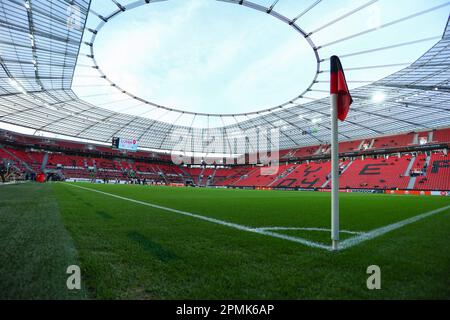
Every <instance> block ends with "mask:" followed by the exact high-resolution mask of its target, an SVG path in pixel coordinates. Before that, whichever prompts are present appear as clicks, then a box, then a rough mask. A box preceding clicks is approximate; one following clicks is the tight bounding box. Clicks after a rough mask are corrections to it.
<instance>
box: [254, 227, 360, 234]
mask: <svg viewBox="0 0 450 320" xmlns="http://www.w3.org/2000/svg"><path fill="white" fill-rule="evenodd" d="M256 229H258V230H262V231H277V230H279V231H284V230H298V231H321V232H331V229H326V228H297V227H262V228H256ZM339 232H340V233H347V234H357V235H361V234H364V232H360V231H349V230H340V231H339Z"/></svg>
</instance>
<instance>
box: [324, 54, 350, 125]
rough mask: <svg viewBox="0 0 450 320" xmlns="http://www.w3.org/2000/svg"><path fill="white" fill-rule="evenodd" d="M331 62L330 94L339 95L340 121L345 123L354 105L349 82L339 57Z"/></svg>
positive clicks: (335, 57) (331, 59)
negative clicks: (351, 106)
mask: <svg viewBox="0 0 450 320" xmlns="http://www.w3.org/2000/svg"><path fill="white" fill-rule="evenodd" d="M330 62H331V67H330V71H331V80H330V93H331V94H337V95H338V99H337V101H338V119H339V120H341V121H344V120H345V118H347V114H348V111H349V110H350V105H351V104H352V103H353V99H352V96H351V95H350V91H349V90H348V86H347V81H346V80H345V74H344V70H343V69H342V65H341V61H340V60H339V58H338V57H337V56H332V57H331V58H330Z"/></svg>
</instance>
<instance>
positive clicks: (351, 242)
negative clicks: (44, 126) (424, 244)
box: [64, 183, 450, 251]
mask: <svg viewBox="0 0 450 320" xmlns="http://www.w3.org/2000/svg"><path fill="white" fill-rule="evenodd" d="M64 184H65V185H68V186H71V187H75V188H79V189H83V190H88V191H91V192H96V193H100V194H103V195H106V196H110V197H113V198H117V199H121V200H125V201H130V202H133V203H137V204H141V205H144V206H148V207H152V208H156V209H160V210H164V211H169V212H173V213H178V214H181V215H184V216H188V217H192V218H196V219H200V220H204V221H208V222H211V223H215V224H219V225H223V226H227V227H230V228H234V229H237V230H241V231H247V232H252V233H257V234H261V235H265V236H269V237H273V238H278V239H283V240H288V241H292V242H296V243H301V244H303V245H306V246H308V247H312V248H318V249H323V250H327V251H332V248H331V246H327V245H324V244H322V243H318V242H314V241H310V240H306V239H303V238H298V237H292V236H288V235H284V234H279V233H275V232H270V231H269V230H312V231H330V229H323V228H287V227H286V228H285V227H267V228H264V227H263V228H253V227H248V226H244V225H240V224H237V223H232V222H228V221H223V220H219V219H215V218H210V217H206V216H202V215H199V214H195V213H191V212H187V211H181V210H177V209H172V208H169V207H163V206H160V205H156V204H153V203H150V202H145V201H139V200H135V199H131V198H126V197H122V196H119V195H116V194H113V193H108V192H104V191H100V190H97V189H93V188H86V187H82V186H77V185H75V184H69V183H64ZM448 209H450V205H448V206H445V207H442V208H439V209H435V210H432V211H428V212H425V213H422V214H419V215H417V216H414V217H411V218H408V219H405V220H402V221H398V222H396V223H393V224H390V225H387V226H384V227H381V228H378V229H374V230H372V231H368V232H364V233H360V232H354V231H341V232H346V233H353V234H357V235H356V236H354V237H352V238H349V239H346V240H343V241H342V242H340V244H339V248H340V250H344V249H348V248H351V247H353V246H356V245H358V244H360V243H361V242H364V241H367V240H371V239H374V238H376V237H379V236H381V235H384V234H385V233H388V232H390V231H393V230H396V229H399V228H401V227H404V226H406V225H408V224H411V223H414V222H416V221H419V220H422V219H424V218H427V217H430V216H432V215H435V214H437V213H440V212H443V211H445V210H448Z"/></svg>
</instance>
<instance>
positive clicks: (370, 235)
mask: <svg viewBox="0 0 450 320" xmlns="http://www.w3.org/2000/svg"><path fill="white" fill-rule="evenodd" d="M448 209H450V206H445V207H443V208H440V209H436V210H432V211H428V212H425V213H422V214H419V215H418V216H414V217H411V218H409V219H405V220H402V221H399V222H396V223H393V224H390V225H388V226H384V227H381V228H378V229H375V230H372V231H369V232H366V233H363V234H361V235H359V236H356V237H353V238H350V239H347V240H344V241H342V242H341V243H340V247H341V249H347V248H350V247H353V246H356V245H358V244H360V243H361V242H363V241H367V240H370V239H373V238H376V237H379V236H381V235H383V234H385V233H388V232H390V231H393V230H396V229H399V228H402V227H404V226H406V225H408V224H411V223H414V222H416V221H419V220H422V219H425V218H427V217H430V216H432V215H435V214H437V213H440V212H443V211H445V210H448Z"/></svg>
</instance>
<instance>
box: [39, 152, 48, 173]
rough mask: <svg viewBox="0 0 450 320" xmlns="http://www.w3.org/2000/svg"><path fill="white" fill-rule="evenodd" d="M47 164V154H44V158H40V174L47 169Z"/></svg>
mask: <svg viewBox="0 0 450 320" xmlns="http://www.w3.org/2000/svg"><path fill="white" fill-rule="evenodd" d="M47 162H48V152H46V153H44V157H43V158H42V164H41V170H42V172H44V171H45V167H47Z"/></svg>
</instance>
